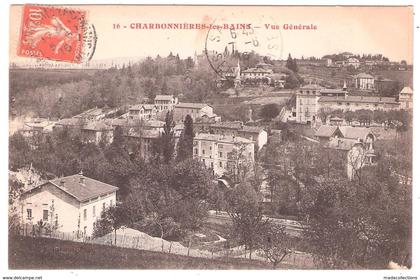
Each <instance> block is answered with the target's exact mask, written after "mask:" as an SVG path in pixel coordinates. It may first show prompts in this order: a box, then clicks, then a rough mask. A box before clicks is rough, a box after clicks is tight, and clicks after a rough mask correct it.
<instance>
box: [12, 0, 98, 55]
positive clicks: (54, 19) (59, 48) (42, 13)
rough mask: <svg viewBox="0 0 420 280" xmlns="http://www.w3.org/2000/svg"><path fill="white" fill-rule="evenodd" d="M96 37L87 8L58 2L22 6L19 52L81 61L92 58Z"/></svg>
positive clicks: (20, 53)
mask: <svg viewBox="0 0 420 280" xmlns="http://www.w3.org/2000/svg"><path fill="white" fill-rule="evenodd" d="M96 40H97V36H96V32H95V28H94V26H93V25H89V24H88V23H87V13H86V11H82V10H76V9H72V8H64V7H57V6H41V5H25V6H24V7H23V13H22V24H21V34H20V40H19V45H18V55H19V56H22V57H31V58H38V59H47V60H55V61H63V62H71V63H81V62H85V61H88V60H90V59H91V58H92V56H93V53H94V51H95V47H96Z"/></svg>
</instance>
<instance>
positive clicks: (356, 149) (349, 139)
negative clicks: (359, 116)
mask: <svg viewBox="0 0 420 280" xmlns="http://www.w3.org/2000/svg"><path fill="white" fill-rule="evenodd" d="M315 137H316V138H317V139H318V140H319V141H320V143H321V145H322V146H323V147H325V148H327V149H332V150H336V151H340V152H344V153H345V156H346V173H347V177H348V178H349V179H350V180H352V179H354V178H355V175H356V172H358V171H359V170H360V169H361V168H363V167H364V166H368V165H372V164H375V161H376V160H375V159H376V155H375V150H374V143H375V141H376V136H375V134H374V133H373V131H372V130H371V129H370V128H366V127H352V126H327V125H321V126H320V127H319V128H318V130H317V131H316V132H315Z"/></svg>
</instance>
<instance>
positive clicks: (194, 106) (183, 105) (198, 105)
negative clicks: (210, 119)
mask: <svg viewBox="0 0 420 280" xmlns="http://www.w3.org/2000/svg"><path fill="white" fill-rule="evenodd" d="M206 106H209V105H207V104H205V103H178V104H176V105H175V108H191V109H202V108H204V107H206Z"/></svg>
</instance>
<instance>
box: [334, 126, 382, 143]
mask: <svg viewBox="0 0 420 280" xmlns="http://www.w3.org/2000/svg"><path fill="white" fill-rule="evenodd" d="M340 131H341V132H342V133H343V136H344V138H348V139H354V140H357V139H362V140H365V139H366V137H367V136H368V134H372V135H373V136H375V135H374V134H373V132H372V129H370V128H368V127H353V126H340Z"/></svg>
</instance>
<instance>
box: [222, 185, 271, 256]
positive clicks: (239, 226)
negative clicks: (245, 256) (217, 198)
mask: <svg viewBox="0 0 420 280" xmlns="http://www.w3.org/2000/svg"><path fill="white" fill-rule="evenodd" d="M226 199H227V212H228V214H229V216H230V217H231V219H232V235H233V237H234V238H235V239H236V240H237V241H238V243H239V244H240V245H245V249H248V250H249V258H250V259H251V255H252V251H253V250H254V249H256V248H257V247H258V242H259V238H260V235H261V234H262V231H263V230H264V227H265V225H266V224H267V223H268V219H266V218H264V217H263V214H262V206H261V205H260V203H259V201H260V199H259V197H258V193H257V192H256V191H255V189H254V188H253V187H252V186H250V185H248V184H246V183H243V184H239V185H237V186H236V187H235V188H233V189H231V190H230V191H229V192H228V193H227V196H226Z"/></svg>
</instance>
